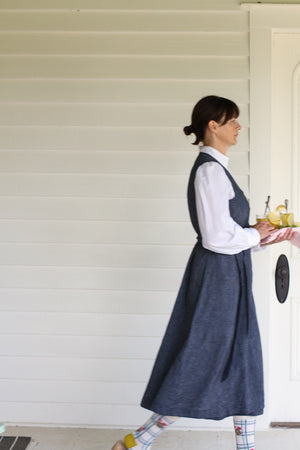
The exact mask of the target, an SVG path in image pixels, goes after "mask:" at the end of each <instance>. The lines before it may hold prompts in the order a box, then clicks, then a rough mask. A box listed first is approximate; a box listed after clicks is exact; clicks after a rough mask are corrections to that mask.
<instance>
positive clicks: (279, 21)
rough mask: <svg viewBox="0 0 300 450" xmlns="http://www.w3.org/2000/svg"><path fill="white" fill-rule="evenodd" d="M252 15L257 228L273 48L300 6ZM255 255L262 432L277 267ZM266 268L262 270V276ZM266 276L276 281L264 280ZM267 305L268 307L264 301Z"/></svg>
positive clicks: (264, 186) (267, 174)
mask: <svg viewBox="0 0 300 450" xmlns="http://www.w3.org/2000/svg"><path fill="white" fill-rule="evenodd" d="M241 8H242V9H244V10H247V11H249V28H250V124H251V126H250V134H249V138H250V182H249V187H250V204H251V211H252V214H251V215H252V217H251V219H252V220H251V222H252V223H253V222H254V214H255V212H260V211H261V208H262V206H263V205H264V202H265V200H266V197H267V195H269V194H270V193H271V192H272V191H271V188H272V184H271V176H272V172H271V161H272V47H273V35H274V33H276V32H281V33H282V32H283V33H292V32H297V33H299V32H300V26H299V23H300V20H299V18H300V4H262V3H259V4H253V3H242V4H241ZM260 253H261V254H260V255H254V258H253V259H254V260H255V261H254V264H253V272H254V283H253V291H254V296H255V300H256V304H257V310H258V317H259V320H260V329H261V335H262V343H263V352H264V368H265V386H266V389H265V391H266V409H265V414H264V416H263V418H262V421H261V426H267V427H268V426H269V424H270V421H271V420H272V411H271V408H270V398H269V391H268V385H269V380H270V376H271V374H270V370H269V368H270V357H271V351H270V348H271V339H270V317H271V314H270V313H271V304H272V302H273V301H274V299H273V292H274V286H273V284H274V276H273V261H272V254H271V252H270V251H264V252H260ZM262 268H263V270H262ZM266 273H267V274H272V276H270V277H268V278H267V279H266ZM266 299H267V301H266Z"/></svg>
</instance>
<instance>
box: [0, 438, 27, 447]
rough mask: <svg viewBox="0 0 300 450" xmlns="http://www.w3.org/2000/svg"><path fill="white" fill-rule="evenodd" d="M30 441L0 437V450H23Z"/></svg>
mask: <svg viewBox="0 0 300 450" xmlns="http://www.w3.org/2000/svg"><path fill="white" fill-rule="evenodd" d="M30 441H31V438H30V437H18V436H2V437H0V450H25V448H27V446H28V445H29V443H30Z"/></svg>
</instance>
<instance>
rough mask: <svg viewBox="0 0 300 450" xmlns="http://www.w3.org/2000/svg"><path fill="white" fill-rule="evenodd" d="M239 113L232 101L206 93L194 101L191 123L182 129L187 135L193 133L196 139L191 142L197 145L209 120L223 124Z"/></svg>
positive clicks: (202, 137) (201, 140) (202, 138)
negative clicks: (205, 95) (197, 100)
mask: <svg viewBox="0 0 300 450" xmlns="http://www.w3.org/2000/svg"><path fill="white" fill-rule="evenodd" d="M239 114H240V110H239V108H238V106H237V105H236V104H235V103H234V102H233V101H231V100H228V99H227V98H224V97H218V96H216V95H208V96H207V97H203V98H201V100H199V102H198V103H196V105H195V106H194V109H193V112H192V124H191V125H188V126H186V127H184V129H183V131H184V133H185V134H186V135H187V136H188V135H190V134H192V133H194V134H195V135H196V140H195V142H193V144H194V145H198V144H199V143H200V142H203V140H204V135H205V131H206V128H207V125H208V122H209V121H210V120H214V121H215V122H218V123H219V124H221V125H224V124H225V123H226V122H228V120H230V119H232V118H233V117H235V118H236V117H238V116H239Z"/></svg>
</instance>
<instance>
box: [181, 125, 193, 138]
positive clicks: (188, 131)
mask: <svg viewBox="0 0 300 450" xmlns="http://www.w3.org/2000/svg"><path fill="white" fill-rule="evenodd" d="M183 131H184V134H186V135H187V136H189V135H190V134H192V133H195V129H194V127H193V125H188V126H186V127H184V129H183Z"/></svg>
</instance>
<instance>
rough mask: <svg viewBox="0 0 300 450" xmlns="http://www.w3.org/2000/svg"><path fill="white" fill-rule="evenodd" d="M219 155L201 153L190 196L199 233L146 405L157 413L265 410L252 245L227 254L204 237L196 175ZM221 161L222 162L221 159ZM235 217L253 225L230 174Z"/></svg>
mask: <svg viewBox="0 0 300 450" xmlns="http://www.w3.org/2000/svg"><path fill="white" fill-rule="evenodd" d="M207 161H215V162H216V163H217V164H219V163H218V162H217V161H216V160H215V159H214V158H213V157H212V156H210V155H208V154H206V153H200V154H199V156H198V158H197V159H196V161H195V164H194V166H193V168H192V171H191V175H190V180H189V186H188V203H189V210H190V216H191V221H192V224H193V226H194V228H195V231H196V233H197V235H198V242H197V243H196V245H195V247H194V249H193V251H192V254H191V256H190V259H189V261H188V264H187V267H186V270H185V274H184V277H183V281H182V284H181V287H180V290H179V293H178V296H177V300H176V303H175V306H174V309H173V312H172V315H171V318H170V321H169V324H168V327H167V330H166V333H165V336H164V338H163V341H162V344H161V347H160V350H159V353H158V356H157V359H156V361H155V364H154V368H153V371H152V374H151V377H150V380H149V383H148V386H147V388H146V391H145V394H144V396H143V399H142V402H141V405H142V406H143V407H144V408H147V409H150V410H152V411H154V412H156V413H158V414H162V415H167V416H179V417H191V418H202V419H215V420H220V419H223V418H225V417H228V416H239V415H242V416H251V415H253V416H256V415H260V414H262V412H263V408H264V390H263V367H262V352H261V342H260V335H259V329H258V324H257V319H256V311H255V305H254V301H253V296H252V288H251V285H252V268H251V256H250V250H245V251H242V252H240V253H238V254H235V255H226V254H221V253H215V252H212V251H209V250H206V249H204V248H203V247H202V244H201V234H200V230H199V224H198V220H197V212H196V204H195V188H194V180H195V174H196V171H197V169H198V167H199V166H200V165H201V164H203V163H205V162H207ZM222 167H223V166H222ZM224 170H225V172H226V174H227V176H228V178H229V179H230V181H231V183H232V186H233V189H234V192H235V197H234V198H233V199H232V200H230V214H231V217H232V218H233V219H234V220H235V221H236V222H237V223H238V224H239V225H241V226H242V227H248V226H249V223H248V220H249V205H248V202H247V199H246V198H245V196H244V194H243V192H242V191H241V189H240V188H239V187H238V185H237V184H236V182H235V181H234V179H233V178H232V176H231V174H230V173H229V172H228V171H227V170H226V169H225V168H224Z"/></svg>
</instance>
